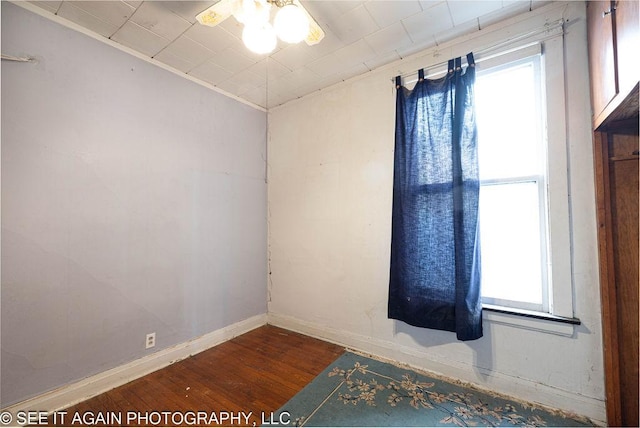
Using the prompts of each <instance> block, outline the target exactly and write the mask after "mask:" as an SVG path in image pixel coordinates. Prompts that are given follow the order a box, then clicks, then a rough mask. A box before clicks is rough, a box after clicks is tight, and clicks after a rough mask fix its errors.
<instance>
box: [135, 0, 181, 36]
mask: <svg viewBox="0 0 640 428" xmlns="http://www.w3.org/2000/svg"><path fill="white" fill-rule="evenodd" d="M162 3H163V2H154V1H146V2H144V3H142V5H141V6H140V7H139V8H138V9H137V10H136V12H135V13H134V14H133V15H132V16H131V21H133V22H135V23H136V24H138V25H140V26H141V27H144V28H146V29H147V30H150V31H153V32H154V33H155V34H157V35H159V36H162V37H164V38H167V39H169V40H173V39H175V38H176V37H178V36H179V35H180V34H182V33H184V32H185V30H187V28H189V27H190V26H191V25H192V24H191V23H190V22H189V21H186V20H185V19H183V18H181V17H179V16H178V15H176V14H175V13H173V12H172V11H170V10H169V9H166V8H164V7H162V6H161V5H162Z"/></svg>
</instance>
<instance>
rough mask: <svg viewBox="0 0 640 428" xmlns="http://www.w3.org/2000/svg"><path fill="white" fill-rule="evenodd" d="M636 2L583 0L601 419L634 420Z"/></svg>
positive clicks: (639, 42)
mask: <svg viewBox="0 0 640 428" xmlns="http://www.w3.org/2000/svg"><path fill="white" fill-rule="evenodd" d="M638 5H639V2H638V1H637V0H626V1H624V0H623V1H588V2H587V31H588V41H589V67H590V73H591V103H592V107H593V129H594V164H595V177H596V183H595V184H596V201H597V216H598V253H599V258H600V292H601V294H600V295H601V301H602V335H603V345H604V365H605V389H606V402H607V424H608V425H610V426H635V427H637V426H638V384H639V379H638V365H639V362H638V347H639V343H638V335H639V333H638V324H639V320H638V305H639V303H638V289H639V285H640V278H639V274H638V265H639V264H640V256H639V254H638V246H639V242H640V238H639V230H638V229H639V228H638V225H639V218H638V210H639V206H638V205H639V203H638V197H639V194H640V189H639V188H638V177H639V175H640V172H639V171H638V164H639V160H638V159H639V156H638V134H639V131H638V127H639V122H638V116H639V114H638V104H639V103H638V99H639V97H638V80H639V78H640V60H639V59H640V37H639V31H638V27H639V25H638V21H639V19H640V18H639V10H638V9H639V8H638Z"/></svg>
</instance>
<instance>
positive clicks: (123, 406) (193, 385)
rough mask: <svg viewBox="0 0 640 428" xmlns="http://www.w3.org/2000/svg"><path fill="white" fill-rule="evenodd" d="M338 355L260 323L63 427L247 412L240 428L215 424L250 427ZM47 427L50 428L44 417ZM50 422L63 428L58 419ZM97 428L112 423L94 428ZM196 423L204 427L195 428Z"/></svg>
mask: <svg viewBox="0 0 640 428" xmlns="http://www.w3.org/2000/svg"><path fill="white" fill-rule="evenodd" d="M343 352H344V348H343V347H341V346H338V345H334V344H331V343H328V342H324V341H321V340H318V339H314V338H311V337H308V336H304V335H302V334H299V333H294V332H291V331H287V330H283V329H281V328H278V327H274V326H270V325H265V326H263V327H260V328H257V329H255V330H252V331H250V332H248V333H245V334H243V335H241V336H238V337H235V338H233V339H231V340H229V341H227V342H225V343H222V344H220V345H218V346H215V347H213V348H211V349H208V350H206V351H204V352H201V353H199V354H197V355H194V356H192V357H189V358H187V359H184V360H182V361H178V362H176V363H174V364H172V365H170V366H168V367H165V368H164V369H162V370H159V371H157V372H154V373H151V374H149V375H147V376H144V377H142V378H140V379H136V380H134V381H132V382H129V383H127V384H126V385H123V386H120V387H118V388H115V389H113V390H111V391H108V392H106V393H104V394H101V395H98V396H96V397H93V398H91V399H89V400H87V401H84V402H82V403H79V404H77V405H75V406H73V407H71V408H69V409H66V412H67V415H66V422H67V424H66V425H69V422H70V421H71V419H70V418H72V417H73V415H75V414H76V413H77V414H79V415H80V416H81V417H82V416H84V415H89V417H93V418H94V420H95V419H96V418H99V417H102V418H105V417H106V418H108V417H109V416H110V415H121V419H122V425H130V426H134V425H136V426H145V425H146V426H153V425H154V424H153V423H146V424H145V421H147V422H149V421H150V419H145V417H144V415H148V414H150V413H151V412H172V413H179V414H181V415H184V414H185V413H186V412H205V414H211V413H215V416H214V417H220V418H222V417H224V414H225V412H229V413H231V412H233V413H234V415H236V416H238V415H240V414H242V415H248V414H249V412H251V417H250V418H249V419H248V420H243V421H242V422H241V423H238V420H237V419H235V420H233V421H229V420H226V421H222V420H218V421H216V422H218V423H219V424H221V425H224V426H230V425H235V426H238V425H253V424H254V423H255V425H256V426H257V425H260V424H261V423H262V414H263V413H264V414H266V415H269V414H270V413H271V412H273V411H275V410H277V409H278V408H280V407H282V406H283V405H284V404H285V403H286V402H287V401H288V400H289V399H291V398H292V397H293V396H294V395H295V394H296V393H298V392H299V391H300V390H301V389H302V388H304V387H305V386H306V385H307V384H308V383H309V382H310V381H312V380H313V379H314V378H315V377H316V376H317V375H318V374H319V373H320V372H322V371H323V370H324V369H325V368H326V367H327V366H328V365H329V364H331V363H332V362H333V361H334V360H335V359H336V358H338V357H339V356H340V355H341V354H342V353H343ZM128 412H134V413H135V414H136V415H138V414H139V415H143V416H142V419H133V420H132V421H131V423H129V424H127V423H126V422H127V421H126V416H127V414H128ZM177 417H178V419H179V418H180V417H183V416H180V415H178V416H177ZM203 421H204V420H200V422H203ZM50 422H51V424H52V425H53V421H52V419H51V418H50ZM57 422H58V423H57V424H56V425H58V426H64V425H65V424H63V423H60V422H61V421H60V418H58V420H57ZM107 422H108V421H107ZM111 422H113V420H112V421H111ZM163 422H167V421H166V420H163ZM220 422H222V423H220ZM245 422H246V423H245ZM104 425H113V424H109V423H106V424H103V423H98V424H95V426H104ZM161 425H163V426H164V425H169V426H174V425H176V424H174V423H172V420H171V418H169V423H162V424H161ZM202 425H207V424H206V423H198V424H195V426H202ZM216 425H217V424H216ZM73 426H82V425H79V424H77V423H74V424H73Z"/></svg>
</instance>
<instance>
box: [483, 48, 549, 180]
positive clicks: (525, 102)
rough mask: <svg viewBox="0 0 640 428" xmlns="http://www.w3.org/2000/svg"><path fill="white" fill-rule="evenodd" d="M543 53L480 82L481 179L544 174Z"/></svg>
mask: <svg viewBox="0 0 640 428" xmlns="http://www.w3.org/2000/svg"><path fill="white" fill-rule="evenodd" d="M537 61H539V59H538V58H537V57H534V58H529V59H528V60H527V61H525V62H524V63H520V65H516V66H513V67H509V68H503V69H498V70H497V71H493V70H491V69H490V70H487V71H486V72H484V73H481V74H480V75H479V76H478V79H477V83H476V94H475V95H476V115H477V119H478V120H477V124H478V139H479V148H478V157H479V163H480V179H481V180H487V179H496V178H505V177H517V176H520V177H522V176H531V175H538V174H541V173H542V171H543V169H542V165H543V163H542V150H541V149H542V146H541V144H540V142H541V128H542V127H541V118H542V115H541V112H540V85H539V80H538V79H537V77H538V76H537V74H538V70H539V67H537Z"/></svg>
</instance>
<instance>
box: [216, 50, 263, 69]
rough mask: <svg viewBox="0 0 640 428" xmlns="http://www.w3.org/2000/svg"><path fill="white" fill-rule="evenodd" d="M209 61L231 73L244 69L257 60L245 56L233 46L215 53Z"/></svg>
mask: <svg viewBox="0 0 640 428" xmlns="http://www.w3.org/2000/svg"><path fill="white" fill-rule="evenodd" d="M210 61H211V62H213V63H214V64H217V65H218V66H220V67H222V68H224V69H225V70H228V71H230V72H232V73H236V72H238V71H240V70H244V69H245V68H247V67H249V66H251V65H253V64H255V63H256V62H257V61H254V60H252V59H250V58H247V57H246V56H245V55H243V54H241V53H240V52H238V50H236V49H233V48H227V49H224V50H222V51H220V52H218V53H216V54H215V56H213V58H211V60H210Z"/></svg>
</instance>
